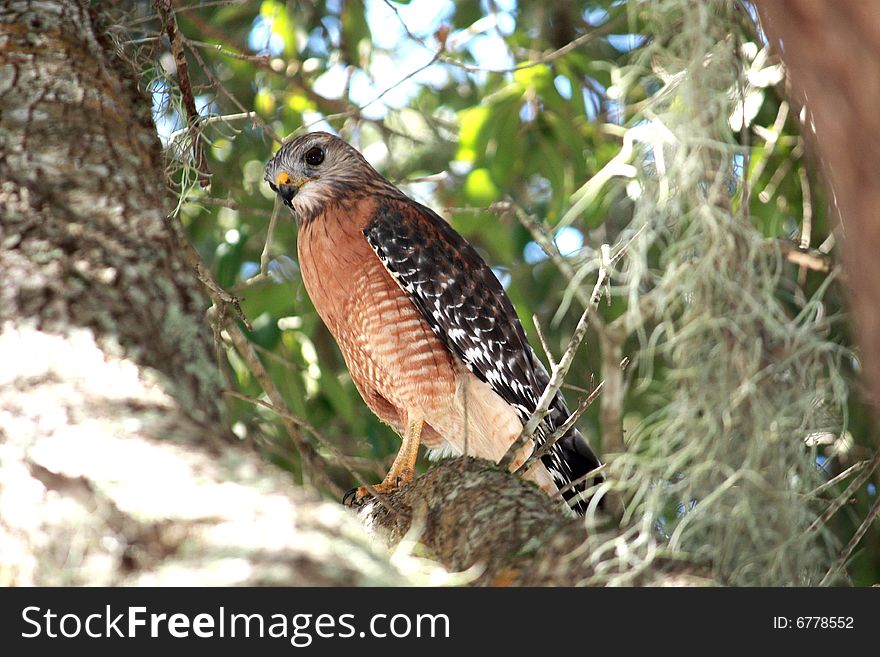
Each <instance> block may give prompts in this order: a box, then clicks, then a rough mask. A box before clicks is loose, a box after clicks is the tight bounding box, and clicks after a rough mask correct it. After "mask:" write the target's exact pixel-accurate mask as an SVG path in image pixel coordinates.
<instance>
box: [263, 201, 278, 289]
mask: <svg viewBox="0 0 880 657" xmlns="http://www.w3.org/2000/svg"><path fill="white" fill-rule="evenodd" d="M280 207H281V204H280V203H279V202H278V197H277V196H276V197H275V207H274V208H272V217H271V218H270V219H269V228H268V229H267V231H266V243H265V244H264V245H263V252H262V253H261V254H260V274H261V275H262V276H268V275H269V250H270V249H271V248H272V237H273V236H274V234H275V224H276V223H277V222H278V211H279V209H280Z"/></svg>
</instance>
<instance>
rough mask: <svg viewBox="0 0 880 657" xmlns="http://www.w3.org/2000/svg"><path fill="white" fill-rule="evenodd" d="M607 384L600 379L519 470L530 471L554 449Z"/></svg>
mask: <svg viewBox="0 0 880 657" xmlns="http://www.w3.org/2000/svg"><path fill="white" fill-rule="evenodd" d="M604 386H605V382H604V381H600V382H599V385H597V386H596V387H595V388H593V391H592V392H591V393H590V394H589V396H588V397H586V398H585V399H582V400H581V401H580V402H578V405H577V408H576V409H574V412H573V413H572V414H571V415H569V416H568V419H567V420H566V421H565V422H563V423H562V426H560V427H559V428H558V429H556V431H554V432H553V434H552V435H551V436H550V437H549V438H547V441H546V442H545V443H544V444H543V445H541V447H540V449H538V450H536V451H535V452H534V453H533V454H532V455H531V456H530V457H529V458H528V459H527V460H526V462H525V463H523V464H522V465H521V466H520V467H518V468H517V471H519V470H522V471H523V472H528V469H529V468H530V467H532V465H533V464H534V463H536V462H537V461H538V460H539V459H540V458H541V457H543V456H545V455H547V454H549V453H550V450H551V449H553V445H555V444H556V443H557V442H558V441H559V440H560V439H561V438H562V437H563V436H565V434H567V433H568V430H569V429H571V428H572V427H573V426H574V424H575V422H577V421H578V420H579V419H580V417H581V415H583V414H584V413H585V412H586V410H587V409H588V408H589V407H590V406H592V405H593V402H594V401H596V398H597V397H598V396H599V394H600V393H601V392H602V388H603V387H604Z"/></svg>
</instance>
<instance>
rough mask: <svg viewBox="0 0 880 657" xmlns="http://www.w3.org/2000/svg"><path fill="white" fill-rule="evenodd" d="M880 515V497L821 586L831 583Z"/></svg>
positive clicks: (823, 579)
mask: <svg viewBox="0 0 880 657" xmlns="http://www.w3.org/2000/svg"><path fill="white" fill-rule="evenodd" d="M878 515H880V497H878V498H877V499H876V500H874V504H873V505H872V506H871V509H870V511H868V515H867V516H865V519H864V520H863V521H862V524H861V525H859V528H858V529H857V530H856V533H855V534H853V537H852V538H851V539H850V541H849V543H847V544H846V547H844V548H843V550H842V551H841V553H840V556H838V557H837V560H836V561H835V562H834V565H833V566H831V568H830V570H829V571H828V572H827V573H825V577H823V578H822V581H821V582H819V586H827V585H828V584H830V583H831V580H832V578H833V577H834V575H835V574H837V571H839V570H840V569H841V568H843V567H844V566H845V565H846V562H847V560H848V559H849V558H850V556H851V555H852V553H853V551H854V550H855V549H856V546H857V545H858V544H859V541H861V540H862V538H863V537H864V536H865V533H866V532H867V531H868V528H869V527H870V526H871V525H872V524H873V523H874V521H875V520H876V519H877V516H878Z"/></svg>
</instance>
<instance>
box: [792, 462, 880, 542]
mask: <svg viewBox="0 0 880 657" xmlns="http://www.w3.org/2000/svg"><path fill="white" fill-rule="evenodd" d="M878 465H880V449H878V450H877V453H876V454H874V456H873V458H872V459H871V460H870V461H868V463H867V464H866V465H865V468H864V470H863V471H862V473H861V474H860V475H859V476H858V477H856V478H855V479H853V481H852V483H850V485H849V486H847V487H846V490H845V491H843V493H841V494H840V495H838V496H837V497H836V498H835V499H834V500H833V501H832V502H831V504H829V505H828V508H827V509H825V511H824V512H823V513H822V515H820V516H819V517H818V518H816V519H815V520H814V521H813V523H812V524H811V525H810V526H809V528H808V529H807V532H812V531H815V530H817V529H819V528H820V527H824V526H825V525H826V524H827V523H828V521H829V520H831V517H832V516H833V515H834V514H835V513H837V512H838V511H839V510H840V509H841V508H842V507H843V505H845V504H846V503H847V502H848V501H849V499H850V498H851V497H852V496H853V495H854V494H855V492H856V491H857V490H858V489H859V488H861V487H862V486H863V485H864V483H865V482H866V481H868V479H869V478H870V476H871V475H872V474H873V472H874V470H875V469H876V468H877V466H878Z"/></svg>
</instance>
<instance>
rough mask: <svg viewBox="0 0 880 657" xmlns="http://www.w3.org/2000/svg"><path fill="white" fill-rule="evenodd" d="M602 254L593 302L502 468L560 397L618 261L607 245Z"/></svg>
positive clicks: (576, 328)
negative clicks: (591, 315) (563, 383)
mask: <svg viewBox="0 0 880 657" xmlns="http://www.w3.org/2000/svg"><path fill="white" fill-rule="evenodd" d="M622 253H623V251H622V250H621V252H620V253H618V254H617V257H618V258H619V257H620V255H621V254H622ZM602 255H603V258H602V262H601V264H600V265H599V275H598V277H597V279H596V285H595V286H594V287H593V293H592V294H591V295H590V302H589V305H587V307H586V308H585V309H584V312H583V314H582V315H581V317H580V319H579V320H578V323H577V326H576V327H575V330H574V333H573V334H572V336H571V339H570V340H569V343H568V347H567V348H566V350H565V353H563V354H562V358H560V359H559V363H558V364H557V365H556V367H553V368H552V369H551V371H550V381H549V382H548V384H547V387H546V388H544V392H543V393H542V394H541V396H540V397H539V398H538V403H537V404H536V406H535V410H534V411H532V415H531V417H530V418H529V419H528V421H527V422H526V424H525V426H524V427H523V430H522V432H521V433H520V435H519V437H518V438H517V439H516V440H514V441H513V442H512V443H511V445H510V447H508V449H507V453H506V454H505V455H504V457H503V458H502V459H501V461H500V465H501V467H502V468H505V469H507V468H509V467H510V463H511V461H512V460H513V458H514V457H515V456H516V454H517V452H518V451H519V449H520V447H522V446H523V445H526V444H528V442H529V441H530V440H531V439H532V437H533V436H534V435H535V431H536V430H537V429H538V427H539V426H540V424H541V422H543V420H544V418H545V417H546V415H547V412H548V411H549V410H550V405H551V404H552V403H553V400H554V399H556V395H557V394H558V393H559V389H560V388H561V387H562V381H563V379H564V378H565V375H566V374H567V373H568V369H569V368H570V367H571V364H572V362H574V355H575V353H576V352H577V350H578V347H580V345H581V342H583V339H584V336H586V334H587V328H588V326H589V319H590V314H591V313H593V312H595V310H596V308H598V306H599V301H600V299H601V298H602V292H603V290H604V287H605V281H606V279H607V278H608V276H609V270H610V268H611V267H612V266H613V264H614V262H615V260H616V258H614V259H612V258H611V256H610V251H609V250H608V248H607V245H603V250H602Z"/></svg>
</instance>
